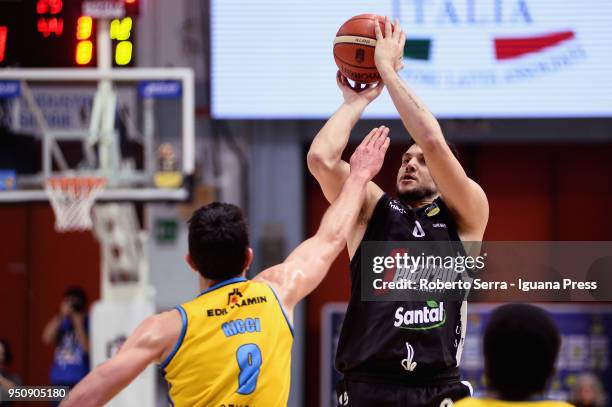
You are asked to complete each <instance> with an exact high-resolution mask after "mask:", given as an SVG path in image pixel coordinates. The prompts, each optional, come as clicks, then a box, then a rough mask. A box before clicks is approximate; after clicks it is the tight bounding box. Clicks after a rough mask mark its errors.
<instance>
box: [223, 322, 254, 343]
mask: <svg viewBox="0 0 612 407" xmlns="http://www.w3.org/2000/svg"><path fill="white" fill-rule="evenodd" d="M221 330H222V331H223V333H224V334H225V337H226V338H229V337H230V336H234V335H239V334H246V333H253V332H261V323H260V321H259V318H245V319H236V320H233V321H229V322H225V323H223V324H222V325H221Z"/></svg>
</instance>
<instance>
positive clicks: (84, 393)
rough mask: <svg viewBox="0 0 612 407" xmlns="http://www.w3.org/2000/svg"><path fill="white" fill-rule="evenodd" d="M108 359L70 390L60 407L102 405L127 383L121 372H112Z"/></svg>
mask: <svg viewBox="0 0 612 407" xmlns="http://www.w3.org/2000/svg"><path fill="white" fill-rule="evenodd" d="M109 362H110V361H107V362H106V363H103V364H102V365H100V366H98V367H97V368H96V369H94V370H93V371H92V372H90V373H89V374H88V375H87V376H85V378H84V379H83V380H81V382H80V383H79V384H78V385H77V386H76V387H75V388H74V389H73V390H72V391H71V392H70V394H69V395H68V399H67V400H66V401H64V402H63V403H62V404H61V405H60V406H61V407H88V406H92V407H93V406H102V405H104V404H106V403H108V402H109V401H110V400H111V399H112V398H113V397H114V396H115V395H116V394H117V393H119V391H121V389H123V388H124V387H125V386H127V384H129V379H128V380H126V379H125V377H124V375H122V374H121V372H114V373H113V372H112V369H110V363H109Z"/></svg>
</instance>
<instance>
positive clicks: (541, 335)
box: [483, 304, 561, 401]
mask: <svg viewBox="0 0 612 407" xmlns="http://www.w3.org/2000/svg"><path fill="white" fill-rule="evenodd" d="M560 345H561V336H560V334H559V329H558V328H557V326H556V324H555V322H554V321H553V320H552V318H551V317H550V316H549V315H548V313H547V312H546V311H544V310H543V309H541V308H538V307H535V306H533V305H529V304H507V305H503V306H501V307H499V308H497V309H496V310H495V312H493V315H492V316H491V319H490V321H489V324H488V326H487V329H486V331H485V334H484V343H483V348H484V349H483V350H484V357H485V372H486V376H487V382H488V384H489V386H490V388H491V390H493V391H494V392H496V393H497V396H498V397H499V398H500V399H502V400H508V401H520V400H527V399H529V398H530V397H532V396H534V395H537V394H538V393H541V392H543V391H544V390H545V389H546V386H547V385H548V382H549V380H550V379H551V378H552V376H553V374H554V372H555V361H556V359H557V355H558V354H559V347H560Z"/></svg>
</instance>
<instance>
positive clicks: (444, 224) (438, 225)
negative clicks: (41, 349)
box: [432, 222, 446, 229]
mask: <svg viewBox="0 0 612 407" xmlns="http://www.w3.org/2000/svg"><path fill="white" fill-rule="evenodd" d="M432 226H433V227H434V228H443V229H446V223H441V222H438V223H434V224H433V225H432Z"/></svg>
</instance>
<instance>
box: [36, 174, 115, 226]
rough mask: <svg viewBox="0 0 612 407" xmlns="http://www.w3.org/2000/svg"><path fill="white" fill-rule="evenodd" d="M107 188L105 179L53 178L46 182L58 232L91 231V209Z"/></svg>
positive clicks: (81, 177)
mask: <svg viewBox="0 0 612 407" xmlns="http://www.w3.org/2000/svg"><path fill="white" fill-rule="evenodd" d="M105 186H106V178H104V177H84V176H64V177H51V178H48V179H47V181H46V182H45V192H46V193H47V196H48V197H49V201H51V206H52V207H53V212H54V213H55V230H56V231H57V232H69V231H82V230H90V229H91V228H92V227H93V223H92V221H91V208H92V207H93V204H94V202H95V201H96V198H97V197H98V195H99V194H100V192H102V190H103V189H104V187H105Z"/></svg>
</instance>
